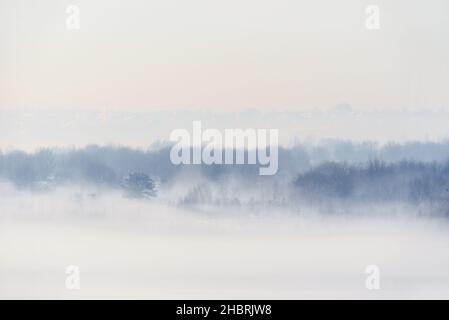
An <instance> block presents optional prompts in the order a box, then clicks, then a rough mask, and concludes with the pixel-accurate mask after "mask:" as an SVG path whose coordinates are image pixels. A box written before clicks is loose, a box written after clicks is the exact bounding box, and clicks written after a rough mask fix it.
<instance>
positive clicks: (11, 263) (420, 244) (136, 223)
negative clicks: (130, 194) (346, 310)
mask: <svg viewBox="0 0 449 320" xmlns="http://www.w3.org/2000/svg"><path fill="white" fill-rule="evenodd" d="M2 191H3V192H2V195H1V196H0V298H62V299H65V298H88V299H90V298H180V299H189V298H192V299H195V298H234V299H239V298H242V299H243V298H251V299H258V298H267V299H284V298H285V299H302V298H306V299H307V298H324V299H328V298H332V299H334V298H336V299H340V298H356V299H357V298H363V299H377V298H386V299H389V298H407V299H408V298H424V299H427V298H437V299H438V298H446V299H448V298H449V224H448V223H447V222H446V221H444V220H438V219H433V220H429V219H425V218H417V217H414V215H413V214H409V213H408V212H403V214H398V213H397V212H395V214H391V215H389V214H388V210H392V208H388V207H385V208H377V210H380V211H382V210H383V211H384V212H383V213H384V214H379V211H376V212H373V213H372V214H370V212H365V213H364V214H363V217H361V216H358V217H356V216H353V215H350V216H348V215H343V216H342V215H339V216H337V217H335V216H334V217H329V216H327V217H326V216H323V214H315V213H313V212H307V211H304V210H301V211H300V212H295V211H289V212H287V211H283V210H274V209H272V210H267V211H266V212H263V213H261V212H257V213H256V212H252V213H249V212H247V211H241V210H238V209H236V208H221V209H219V210H216V211H214V212H209V211H207V210H197V209H189V210H187V209H181V208H177V207H169V206H167V205H163V204H158V203H155V202H151V201H143V200H142V201H141V200H135V199H134V200H133V199H125V198H123V197H122V196H121V195H120V194H116V193H112V192H110V193H109V192H107V193H103V194H101V195H96V194H95V193H91V192H84V191H82V190H73V189H70V190H69V189H66V190H60V191H54V192H47V193H32V192H25V191H22V192H19V191H15V190H13V189H7V190H6V189H5V190H2ZM396 210H397V209H396ZM404 210H406V209H404ZM71 265H74V266H77V267H79V270H80V289H79V290H69V289H67V288H66V278H67V277H68V276H70V274H66V268H67V266H71ZM369 265H376V266H378V267H379V270H380V289H378V290H369V289H367V288H366V285H365V283H366V279H367V277H369V274H366V273H365V271H366V268H367V266H369Z"/></svg>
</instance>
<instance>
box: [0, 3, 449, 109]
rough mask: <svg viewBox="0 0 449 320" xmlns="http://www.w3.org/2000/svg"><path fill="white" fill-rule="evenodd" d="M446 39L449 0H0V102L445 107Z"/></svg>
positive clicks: (448, 100)
mask: <svg viewBox="0 0 449 320" xmlns="http://www.w3.org/2000/svg"><path fill="white" fill-rule="evenodd" d="M70 4H74V5H77V6H79V8H80V13H81V15H80V23H81V24H80V25H81V28H80V30H77V31H73V30H72V31H70V30H67V28H66V25H65V20H66V18H67V14H66V12H65V10H66V7H67V6H68V5H70ZM369 4H374V5H378V6H379V8H380V30H368V29H367V28H366V27H365V21H366V18H367V14H366V13H365V9H366V6H367V5H369ZM448 39H449V2H448V1H447V0H429V1H421V0H389V1H386V0H384V1H380V0H370V1H364V0H341V1H331V0H326V1H324V0H313V1H312V0H310V1H301V0H270V1H267V0H226V1H224V0H220V1H218V0H189V1H186V0H158V1H154V0H127V1H119V0H101V1H100V0H70V1H61V0H45V1H34V0H0V108H1V109H2V110H11V109H13V110H17V109H28V110H40V109H48V108H50V109H51V108H55V109H65V108H68V109H72V110H73V109H92V110H99V109H103V108H110V109H114V110H119V111H125V110H132V111H154V110H165V109H184V108H185V109H189V110H194V109H201V110H204V109H206V110H209V111H214V110H216V111H226V110H241V109H243V108H255V109H258V110H262V111H263V110H265V111H266V110H296V111H300V110H303V109H304V108H310V107H315V106H316V107H326V106H335V105H337V104H339V103H345V102H346V103H350V104H351V105H352V106H354V107H355V108H357V109H359V110H362V111H369V110H371V109H373V108H391V109H402V108H410V109H424V110H433V109H441V108H443V109H444V108H446V109H448V110H449V90H448V84H449V59H448V58H449V41H448Z"/></svg>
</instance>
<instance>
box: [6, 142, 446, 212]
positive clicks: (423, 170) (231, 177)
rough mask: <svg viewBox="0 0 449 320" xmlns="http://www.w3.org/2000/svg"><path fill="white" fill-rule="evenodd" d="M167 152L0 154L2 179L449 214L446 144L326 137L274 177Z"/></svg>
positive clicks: (183, 196)
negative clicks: (395, 206) (401, 206)
mask: <svg viewBox="0 0 449 320" xmlns="http://www.w3.org/2000/svg"><path fill="white" fill-rule="evenodd" d="M169 153H170V146H165V147H162V148H159V149H157V150H138V149H130V148H126V147H111V146H104V147H100V146H95V145H91V146H87V147H85V148H82V149H42V150H39V151H37V152H35V153H25V152H22V151H9V152H0V181H3V182H7V183H11V184H13V185H14V186H15V187H16V188H18V189H27V190H33V191H49V190H54V189H56V188H58V187H61V186H70V185H79V186H82V185H91V186H96V187H98V188H100V189H101V190H103V189H104V190H107V189H116V190H119V191H121V194H122V195H123V196H126V197H128V198H140V199H142V198H144V199H158V198H159V197H160V196H161V195H163V197H164V199H169V201H170V202H172V203H175V204H178V205H195V204H207V205H233V206H235V205H249V206H258V205H261V206H268V205H270V206H272V205H274V206H288V207H295V206H303V205H309V206H322V205H323V204H332V205H336V204H338V205H342V206H350V205H355V204H361V205H364V204H365V205H366V204H369V203H406V204H409V205H413V206H422V205H426V206H431V207H432V208H434V210H436V211H438V212H439V213H440V214H444V215H448V213H449V143H448V142H441V143H409V144H389V145H385V146H377V145H376V144H373V143H359V144H356V143H350V142H345V141H327V142H324V143H322V144H320V145H313V146H311V145H297V146H294V147H292V148H288V149H286V148H280V149H279V171H278V173H277V174H276V175H274V176H260V175H258V168H259V165H178V166H177V165H173V164H172V163H171V162H170V158H169ZM173 190H177V191H176V192H174V191H173ZM179 190H182V191H179Z"/></svg>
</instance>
